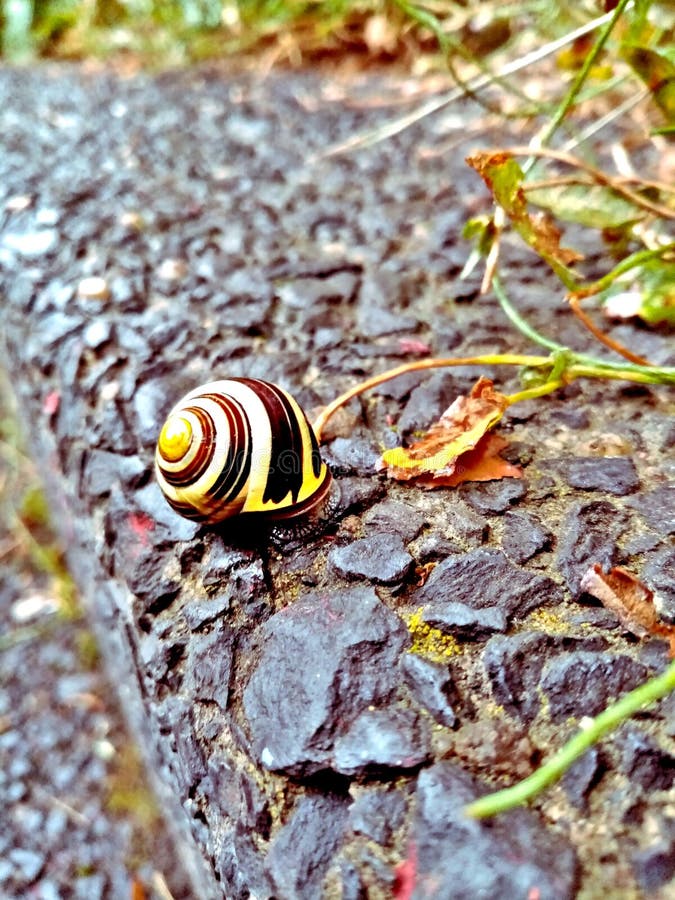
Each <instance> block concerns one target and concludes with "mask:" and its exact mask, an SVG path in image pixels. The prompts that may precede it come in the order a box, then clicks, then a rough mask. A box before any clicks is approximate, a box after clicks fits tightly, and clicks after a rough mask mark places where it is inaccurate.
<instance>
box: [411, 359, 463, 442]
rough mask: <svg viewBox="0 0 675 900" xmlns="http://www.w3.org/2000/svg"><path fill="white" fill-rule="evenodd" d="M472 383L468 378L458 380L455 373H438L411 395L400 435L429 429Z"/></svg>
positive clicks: (415, 389)
mask: <svg viewBox="0 0 675 900" xmlns="http://www.w3.org/2000/svg"><path fill="white" fill-rule="evenodd" d="M474 380H475V379H474ZM470 383H471V382H470V381H468V379H467V378H464V379H462V378H461V377H460V378H458V377H457V376H456V374H455V373H453V374H452V375H448V373H447V372H436V373H435V374H434V375H432V376H431V377H430V378H428V379H427V380H426V381H424V382H423V383H422V384H420V385H419V386H418V387H416V388H414V390H413V391H412V393H411V394H410V399H409V400H408V402H407V403H406V405H405V408H404V410H403V412H402V413H401V415H400V417H399V419H398V422H397V425H398V430H399V433H400V434H402V435H406V434H409V433H410V432H412V431H420V430H422V429H425V428H428V427H429V425H431V423H432V422H433V421H434V420H435V419H438V418H440V416H441V415H442V413H443V412H444V411H445V410H446V409H447V408H448V406H450V404H451V403H452V401H453V400H454V399H455V398H456V397H457V396H458V394H462V393H465V391H464V387H465V386H467V385H470Z"/></svg>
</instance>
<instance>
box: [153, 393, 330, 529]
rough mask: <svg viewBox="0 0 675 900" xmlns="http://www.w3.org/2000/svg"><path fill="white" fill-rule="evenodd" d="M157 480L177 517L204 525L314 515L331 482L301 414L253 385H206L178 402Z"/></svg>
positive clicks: (283, 397)
mask: <svg viewBox="0 0 675 900" xmlns="http://www.w3.org/2000/svg"><path fill="white" fill-rule="evenodd" d="M155 474H156V477H157V481H158V482H159V486H160V488H161V490H162V492H163V493H164V496H165V497H166V499H167V500H168V502H169V503H170V504H171V506H172V507H173V508H174V509H175V510H176V512H178V513H180V514H181V515H182V516H185V517H186V518H188V519H192V520H193V521H197V522H204V523H216V522H221V521H223V520H224V519H228V518H230V517H231V516H236V515H238V514H240V513H261V514H264V515H265V516H266V517H267V518H269V519H273V520H275V521H276V520H280V519H281V520H286V519H294V518H296V517H298V516H303V515H305V514H308V513H310V512H312V511H316V510H317V509H320V508H321V507H322V506H323V503H324V501H325V499H326V497H327V495H328V493H329V490H330V486H331V481H332V478H331V474H330V471H329V469H328V467H327V466H326V464H325V463H324V462H323V461H322V459H321V456H320V455H319V445H318V441H317V439H316V435H315V434H314V431H313V429H312V426H311V425H310V423H309V420H308V419H307V416H306V415H305V413H304V412H303V410H302V408H301V407H300V406H299V405H298V403H297V402H296V401H295V400H294V399H293V398H292V397H291V396H290V394H287V393H286V391H284V390H282V388H280V387H277V385H275V384H270V383H269V382H267V381H260V380H258V379H257V378H228V379H226V380H222V381H212V382H210V383H208V384H204V385H202V386H201V387H198V388H195V390H193V391H190V393H189V394H186V395H185V396H184V397H183V398H182V399H181V400H179V401H178V403H177V404H176V405H175V406H174V408H173V409H172V410H171V412H170V413H169V415H168V418H167V420H166V422H165V423H164V426H163V427H162V430H161V432H160V435H159V439H158V441H157V449H156V452H155Z"/></svg>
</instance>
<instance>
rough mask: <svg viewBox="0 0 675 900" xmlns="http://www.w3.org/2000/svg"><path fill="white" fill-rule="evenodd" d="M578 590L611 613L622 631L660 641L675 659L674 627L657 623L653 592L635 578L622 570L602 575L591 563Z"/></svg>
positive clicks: (596, 565) (597, 565) (599, 567)
mask: <svg viewBox="0 0 675 900" xmlns="http://www.w3.org/2000/svg"><path fill="white" fill-rule="evenodd" d="M581 589H582V590H584V591H586V593H587V594H591V596H593V597H597V599H598V600H599V601H600V602H601V603H602V605H603V606H604V607H605V608H606V609H609V610H611V611H612V612H613V613H614V615H615V616H616V617H617V619H618V620H619V621H620V622H621V624H622V626H623V627H624V628H625V629H626V631H629V632H630V633H631V634H634V635H635V636H636V637H648V636H649V635H650V634H652V635H657V636H659V637H663V638H665V639H666V640H668V641H669V642H670V648H671V650H670V652H671V656H673V655H675V625H668V624H667V623H666V622H662V621H661V619H660V618H659V615H658V613H657V611H656V608H655V606H654V594H653V592H652V591H651V590H650V589H649V588H648V587H647V586H646V585H645V584H643V583H642V582H641V581H640V579H639V578H638V577H637V575H634V574H633V573H632V572H630V571H628V569H624V568H623V567H622V566H614V568H612V569H610V571H609V572H608V573H607V574H605V573H604V572H603V571H602V566H600V565H599V564H598V563H595V565H593V566H592V567H591V568H590V569H588V571H587V572H586V573H585V574H584V576H583V578H582V579H581Z"/></svg>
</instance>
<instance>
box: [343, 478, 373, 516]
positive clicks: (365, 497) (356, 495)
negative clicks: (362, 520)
mask: <svg viewBox="0 0 675 900" xmlns="http://www.w3.org/2000/svg"><path fill="white" fill-rule="evenodd" d="M338 490H339V501H338V504H339V510H340V512H341V513H342V514H343V515H346V514H348V513H352V512H359V511H360V510H362V509H363V508H364V507H366V506H370V504H371V503H374V502H375V501H376V500H378V499H379V498H380V497H381V496H382V494H383V492H384V485H383V484H382V483H381V482H380V481H376V480H375V479H373V478H340V481H339V484H338Z"/></svg>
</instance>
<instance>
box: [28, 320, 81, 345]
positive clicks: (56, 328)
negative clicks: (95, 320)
mask: <svg viewBox="0 0 675 900" xmlns="http://www.w3.org/2000/svg"><path fill="white" fill-rule="evenodd" d="M81 327H82V319H80V317H79V316H69V315H66V313H62V312H54V313H51V315H48V316H44V317H43V318H42V320H41V322H40V324H39V329H38V332H37V333H38V335H39V337H40V341H41V344H42V345H43V347H46V348H51V347H56V346H57V345H58V344H59V343H60V342H61V341H62V340H63V339H64V338H65V337H68V336H69V335H71V334H75V333H76V332H78V331H79V330H80V329H81Z"/></svg>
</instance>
